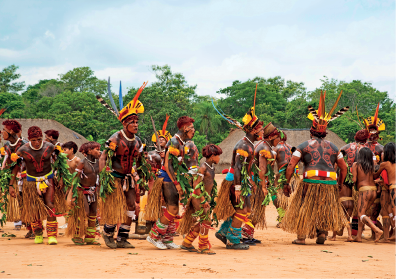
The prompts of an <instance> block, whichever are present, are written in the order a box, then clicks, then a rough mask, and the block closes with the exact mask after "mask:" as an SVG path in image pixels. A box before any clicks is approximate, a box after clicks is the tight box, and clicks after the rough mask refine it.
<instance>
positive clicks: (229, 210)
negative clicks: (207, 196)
mask: <svg viewBox="0 0 396 279" xmlns="http://www.w3.org/2000/svg"><path fill="white" fill-rule="evenodd" d="M233 184H234V182H233V181H227V180H225V179H224V180H223V182H222V183H221V187H220V190H219V194H218V196H217V205H216V207H215V209H214V210H213V213H216V216H217V219H218V220H224V221H225V220H227V219H228V218H230V217H231V216H232V215H234V213H235V208H234V206H233V205H232V203H231V199H230V188H231V186H232V185H233Z"/></svg>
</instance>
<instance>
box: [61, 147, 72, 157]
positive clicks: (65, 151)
mask: <svg viewBox="0 0 396 279" xmlns="http://www.w3.org/2000/svg"><path fill="white" fill-rule="evenodd" d="M73 151H74V150H73V148H67V147H65V148H63V152H64V153H66V155H67V156H71V155H73V154H74V152H73Z"/></svg>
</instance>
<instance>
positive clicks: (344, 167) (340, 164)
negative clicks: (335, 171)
mask: <svg viewBox="0 0 396 279" xmlns="http://www.w3.org/2000/svg"><path fill="white" fill-rule="evenodd" d="M337 166H338V167H339V168H340V177H339V178H338V185H339V187H340V188H341V186H342V185H343V184H344V181H345V177H346V175H347V173H348V166H347V165H346V163H345V161H344V157H343V156H342V153H341V152H339V153H338V155H337Z"/></svg>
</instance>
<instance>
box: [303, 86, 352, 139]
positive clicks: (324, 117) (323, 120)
mask: <svg viewBox="0 0 396 279" xmlns="http://www.w3.org/2000/svg"><path fill="white" fill-rule="evenodd" d="M341 95H342V90H341V92H340V94H339V95H338V98H337V100H336V101H335V103H334V105H333V106H332V108H331V109H330V111H329V113H326V104H325V99H326V91H325V93H324V94H323V91H321V92H320V100H319V107H318V110H315V109H314V108H313V107H312V106H308V111H309V114H308V119H310V120H312V129H313V130H315V131H317V132H326V129H327V125H328V124H329V122H331V121H333V120H335V119H337V118H338V117H340V116H341V115H343V114H344V113H345V112H347V111H348V110H349V107H344V108H342V109H340V110H339V111H338V112H337V113H335V114H334V115H333V116H332V114H333V112H334V111H335V109H336V108H337V105H338V102H339V101H340V98H341Z"/></svg>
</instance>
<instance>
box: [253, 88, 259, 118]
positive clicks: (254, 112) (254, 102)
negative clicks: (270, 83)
mask: <svg viewBox="0 0 396 279" xmlns="http://www.w3.org/2000/svg"><path fill="white" fill-rule="evenodd" d="M257 85H258V83H256V90H255V91H254V101H253V114H254V115H256V94H257Z"/></svg>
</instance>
